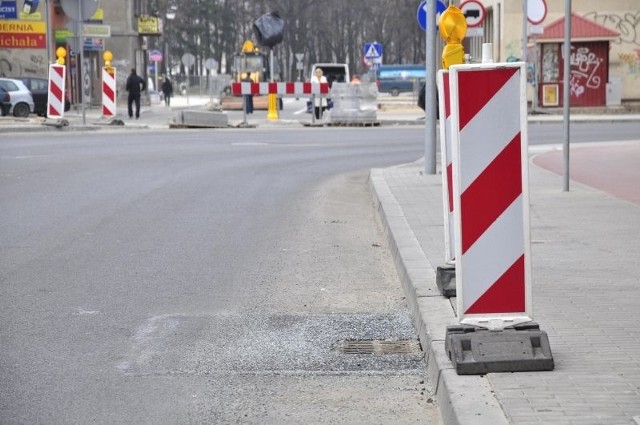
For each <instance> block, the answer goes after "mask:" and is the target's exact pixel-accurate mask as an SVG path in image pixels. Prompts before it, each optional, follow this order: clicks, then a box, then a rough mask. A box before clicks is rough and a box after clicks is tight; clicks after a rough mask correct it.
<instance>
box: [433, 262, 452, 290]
mask: <svg viewBox="0 0 640 425" xmlns="http://www.w3.org/2000/svg"><path fill="white" fill-rule="evenodd" d="M436 285H438V289H439V290H440V293H441V294H442V295H443V296H444V297H447V298H451V297H455V296H456V267H455V266H453V265H449V264H447V265H444V266H438V267H437V268H436Z"/></svg>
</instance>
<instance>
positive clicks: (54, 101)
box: [47, 64, 66, 119]
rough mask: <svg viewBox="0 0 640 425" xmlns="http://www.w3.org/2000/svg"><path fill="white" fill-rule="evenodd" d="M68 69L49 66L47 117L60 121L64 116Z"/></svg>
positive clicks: (62, 66)
mask: <svg viewBox="0 0 640 425" xmlns="http://www.w3.org/2000/svg"><path fill="white" fill-rule="evenodd" d="M65 75H66V67H65V66H64V65H59V64H51V65H49V90H48V95H47V117H48V118H54V119H59V118H62V117H63V116H64V99H65V97H64V92H65V84H64V82H65Z"/></svg>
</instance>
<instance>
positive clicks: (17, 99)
mask: <svg viewBox="0 0 640 425" xmlns="http://www.w3.org/2000/svg"><path fill="white" fill-rule="evenodd" d="M0 86H2V88H3V89H4V90H5V91H7V92H9V97H10V98H11V108H10V109H9V114H13V116H14V117H22V118H26V117H28V116H29V114H31V113H33V108H34V104H33V96H32V95H31V92H30V91H29V89H28V88H27V86H25V85H24V83H23V82H22V81H20V80H16V79H13V78H0Z"/></svg>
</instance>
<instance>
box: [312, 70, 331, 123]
mask: <svg viewBox="0 0 640 425" xmlns="http://www.w3.org/2000/svg"><path fill="white" fill-rule="evenodd" d="M326 82H327V77H325V76H324V75H323V72H322V69H320V68H316V75H314V76H313V77H311V83H316V84H317V83H326ZM327 105H328V103H327V98H326V96H321V95H316V96H315V101H314V104H313V112H314V114H316V118H317V119H320V118H322V113H323V112H324V111H325V110H326V109H327Z"/></svg>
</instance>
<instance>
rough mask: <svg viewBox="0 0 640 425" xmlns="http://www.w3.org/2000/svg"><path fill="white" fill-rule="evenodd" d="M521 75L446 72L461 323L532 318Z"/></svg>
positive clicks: (499, 69)
mask: <svg viewBox="0 0 640 425" xmlns="http://www.w3.org/2000/svg"><path fill="white" fill-rule="evenodd" d="M525 77H526V70H525V67H524V64H523V63H509V64H488V65H459V66H453V67H451V69H450V74H449V78H450V91H451V129H452V135H451V136H452V151H453V152H452V153H453V164H452V165H453V200H454V211H455V213H456V214H455V218H456V223H457V226H456V229H455V231H456V259H457V264H456V284H457V287H456V293H457V294H458V312H459V319H460V321H461V322H463V323H468V324H474V325H479V326H489V327H496V326H497V327H504V326H510V325H512V324H516V323H521V322H526V321H529V320H531V319H532V317H531V288H530V277H529V276H530V266H529V264H530V261H529V257H530V254H529V223H528V220H529V215H528V206H529V202H528V193H527V140H526V139H527V138H526V97H525ZM489 322H491V325H488V323H489ZM497 322H501V324H500V323H498V324H497V325H496V323H497Z"/></svg>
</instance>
